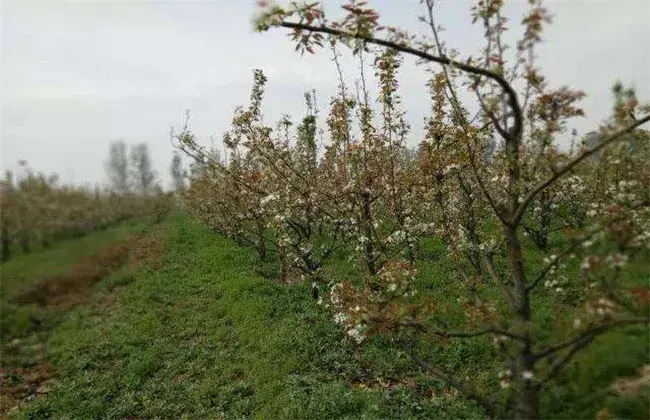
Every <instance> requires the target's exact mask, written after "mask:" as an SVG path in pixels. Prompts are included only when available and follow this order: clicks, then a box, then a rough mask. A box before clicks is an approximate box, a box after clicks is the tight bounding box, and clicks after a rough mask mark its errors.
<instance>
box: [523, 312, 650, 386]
mask: <svg viewBox="0 0 650 420" xmlns="http://www.w3.org/2000/svg"><path fill="white" fill-rule="evenodd" d="M648 322H650V318H647V317H645V318H644V317H639V318H628V319H619V320H616V321H611V322H608V323H605V324H600V325H597V326H595V327H592V328H591V329H589V330H587V331H584V332H583V333H581V334H580V335H578V336H576V337H574V338H571V339H569V340H566V341H562V342H560V343H558V344H555V345H554V346H551V347H549V348H548V349H546V350H544V351H542V352H540V353H538V354H535V355H533V357H534V359H535V360H540V359H543V358H545V357H548V356H550V355H552V354H555V353H557V352H559V351H561V350H564V349H566V348H568V347H570V349H569V351H568V352H567V353H566V354H565V355H564V356H563V357H561V358H559V359H558V360H557V361H555V363H553V364H552V365H551V366H550V369H549V374H548V376H547V377H546V379H545V381H548V380H550V379H553V378H554V377H555V376H557V375H558V374H559V373H560V372H561V370H562V369H563V368H564V366H566V365H567V364H568V363H569V362H570V361H571V359H572V358H573V356H574V355H575V354H576V353H577V352H578V351H579V350H580V349H582V348H583V347H585V346H586V345H588V344H589V343H590V342H591V341H592V340H593V339H594V338H596V337H597V336H599V335H601V334H604V333H606V332H607V331H609V330H610V329H612V328H614V327H617V326H621V325H633V324H647V323H648Z"/></svg>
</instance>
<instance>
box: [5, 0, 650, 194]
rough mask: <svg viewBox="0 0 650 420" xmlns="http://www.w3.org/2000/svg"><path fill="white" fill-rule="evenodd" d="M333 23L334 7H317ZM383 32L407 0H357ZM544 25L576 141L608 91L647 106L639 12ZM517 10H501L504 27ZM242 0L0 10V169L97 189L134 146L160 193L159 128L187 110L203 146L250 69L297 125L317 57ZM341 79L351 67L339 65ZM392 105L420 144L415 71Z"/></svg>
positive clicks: (470, 42)
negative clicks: (579, 114) (580, 114)
mask: <svg viewBox="0 0 650 420" xmlns="http://www.w3.org/2000/svg"><path fill="white" fill-rule="evenodd" d="M325 3H326V10H327V11H329V12H334V11H335V10H337V8H338V5H340V2H338V1H327V2H325ZM371 4H374V5H375V7H376V9H378V10H379V12H380V13H381V15H382V21H383V22H384V23H386V24H394V25H398V26H402V27H405V28H408V29H410V30H412V31H423V30H424V29H425V28H423V27H422V26H421V24H420V23H419V22H417V19H416V16H417V15H418V14H419V13H420V12H421V9H420V6H419V1H418V0H383V1H375V2H373V1H372V0H371ZM471 4H472V2H470V1H465V0H447V1H446V2H443V4H442V5H441V6H440V7H439V12H438V20H439V21H440V23H441V24H442V25H443V26H444V27H445V28H446V31H445V32H444V33H443V36H444V38H445V40H446V42H447V44H448V45H449V46H451V47H455V48H457V49H458V50H459V51H461V52H462V53H466V54H470V53H475V52H476V51H477V49H478V48H479V46H480V28H478V27H473V26H471V25H470V18H469V14H468V12H469V8H470V6H471ZM547 6H548V8H549V9H550V10H551V11H552V12H553V13H554V14H555V23H554V24H553V25H552V26H551V27H550V28H549V29H548V30H547V31H546V33H545V35H544V38H545V40H546V43H545V45H544V46H543V47H542V48H541V49H540V51H539V63H540V64H541V66H542V67H543V68H544V69H545V73H546V75H547V76H548V78H549V80H550V82H551V84H552V85H555V86H560V85H564V84H567V85H570V86H572V87H574V88H577V89H582V90H584V91H585V92H587V94H588V97H587V98H586V100H585V101H584V108H585V110H586V112H587V118H585V119H582V120H580V121H576V122H575V126H576V127H577V128H578V129H579V130H580V132H582V133H584V132H585V131H588V129H589V128H590V127H592V126H594V125H595V124H598V122H599V121H600V120H602V119H603V118H604V117H606V116H607V113H608V111H609V109H610V107H611V98H610V93H609V89H610V86H611V83H612V82H613V81H614V80H615V79H621V80H622V81H624V82H625V83H629V84H631V85H633V86H635V87H636V88H637V90H638V93H639V97H640V99H642V100H650V82H649V77H648V76H650V48H648V45H650V25H649V24H648V22H650V2H648V1H646V0H636V1H634V0H632V1H622V0H609V1H597V0H591V1H587V0H565V1H554V2H547ZM524 10H525V3H524V2H523V1H513V2H511V3H510V4H509V5H508V7H507V11H508V14H509V16H510V18H511V21H512V22H513V26H514V23H516V22H519V20H520V18H521V16H522V13H523V12H524ZM254 11H255V2H254V1H252V0H215V1H210V2H199V1H176V2H170V1H164V2H149V1H144V0H143V1H121V2H117V1H115V2H56V1H45V0H43V1H29V0H21V1H3V2H2V11H1V18H2V21H1V23H0V24H1V27H2V62H1V73H0V80H1V81H0V87H1V89H2V91H1V94H0V98H1V99H2V104H1V116H2V120H1V133H2V144H1V149H0V154H1V156H2V159H1V165H2V169H3V170H4V169H8V168H16V167H17V165H16V162H17V161H18V160H19V159H26V160H27V161H28V162H29V164H30V166H31V167H32V168H33V169H35V170H38V171H44V172H48V173H50V172H56V173H58V174H59V175H60V176H61V178H62V179H63V180H64V181H66V182H70V181H74V182H76V183H84V182H88V183H95V182H104V181H105V179H106V177H105V174H104V166H103V162H104V160H105V159H106V155H107V151H108V143H109V141H111V140H115V139H124V140H126V141H127V142H129V143H136V142H142V141H144V142H147V143H148V145H149V147H150V148H151V150H152V156H153V159H154V163H155V167H156V169H157V170H158V172H159V175H160V177H161V179H162V180H163V183H164V185H165V186H167V185H168V183H169V176H168V166H169V162H170V160H171V155H172V147H171V145H170V142H169V137H168V133H169V129H170V127H171V126H176V127H178V126H180V125H181V123H182V121H183V115H184V111H185V110H186V109H189V110H191V113H192V119H191V126H192V128H193V129H194V131H195V132H196V133H197V135H198V136H199V138H200V139H202V141H203V142H204V143H205V144H210V142H211V140H210V139H211V137H213V138H216V139H217V143H218V142H219V141H220V140H219V139H220V138H221V134H222V133H223V132H224V131H225V130H226V129H227V128H228V124H229V122H230V120H231V117H232V112H233V110H234V108H235V106H237V105H240V104H245V103H246V100H247V95H248V91H249V89H250V85H251V79H252V73H251V70H252V69H253V68H262V69H264V70H265V71H266V73H267V76H268V77H269V81H268V94H267V99H266V107H265V109H266V118H267V120H268V121H269V122H270V121H273V120H274V119H275V118H276V117H277V116H279V115H281V114H284V113H290V114H292V115H293V116H294V118H295V119H297V118H299V117H300V115H301V113H302V109H303V108H302V104H303V92H304V90H305V89H311V88H314V89H316V90H317V93H318V97H319V104H320V108H321V110H322V111H323V112H324V111H325V106H326V104H327V100H328V98H329V97H330V96H331V94H332V93H333V92H334V89H335V87H336V83H337V80H336V77H335V74H336V73H335V69H334V67H333V64H332V63H331V53H330V52H328V51H327V50H323V51H321V52H319V53H318V54H316V55H315V56H304V57H300V55H299V54H296V53H294V52H293V45H292V44H291V42H290V41H289V39H288V38H287V37H286V34H285V33H283V32H282V30H278V29H276V30H274V31H271V32H267V33H263V34H258V33H255V32H254V31H253V30H252V29H251V28H252V26H251V17H252V16H253V14H254ZM343 63H344V66H345V68H346V70H347V74H349V75H350V80H352V78H354V77H355V76H356V70H355V68H354V63H353V62H352V61H351V60H348V59H346V60H344V62H343ZM403 76H404V77H403V78H402V80H401V83H402V88H403V89H402V92H401V93H402V95H403V96H404V98H405V99H404V106H405V108H406V110H407V113H408V116H409V120H410V122H411V124H412V125H413V126H414V132H413V134H412V137H411V140H410V141H411V143H412V144H417V143H418V142H419V141H420V140H421V138H420V136H421V133H422V130H421V125H422V120H423V118H424V116H425V114H426V110H427V108H428V107H429V104H428V103H427V97H426V93H425V90H424V89H423V82H424V79H425V73H424V72H423V70H422V69H420V68H417V67H415V66H414V65H413V63H412V62H410V61H407V62H406V63H405V65H404V68H403Z"/></svg>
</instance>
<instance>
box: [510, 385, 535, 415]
mask: <svg viewBox="0 0 650 420" xmlns="http://www.w3.org/2000/svg"><path fill="white" fill-rule="evenodd" d="M517 394H518V395H517V396H516V398H517V407H516V408H515V418H516V419H517V420H535V419H539V418H540V417H539V400H540V398H539V396H540V394H539V387H537V386H536V385H535V384H533V383H532V382H531V381H524V380H520V381H519V383H518V386H517Z"/></svg>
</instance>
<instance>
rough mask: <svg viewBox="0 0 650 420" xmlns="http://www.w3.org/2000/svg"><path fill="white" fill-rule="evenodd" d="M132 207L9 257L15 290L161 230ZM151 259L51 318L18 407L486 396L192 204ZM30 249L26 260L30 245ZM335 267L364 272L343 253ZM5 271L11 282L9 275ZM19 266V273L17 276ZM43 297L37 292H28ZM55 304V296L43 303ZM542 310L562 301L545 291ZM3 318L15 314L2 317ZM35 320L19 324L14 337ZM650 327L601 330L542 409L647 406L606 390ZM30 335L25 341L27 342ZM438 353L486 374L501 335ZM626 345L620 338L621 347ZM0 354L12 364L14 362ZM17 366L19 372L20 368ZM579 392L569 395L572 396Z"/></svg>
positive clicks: (257, 406) (396, 413) (439, 282)
mask: <svg viewBox="0 0 650 420" xmlns="http://www.w3.org/2000/svg"><path fill="white" fill-rule="evenodd" d="M143 226H145V224H143V223H142V222H139V223H137V222H134V223H130V224H126V225H123V226H120V227H118V228H115V229H110V230H107V231H104V232H99V233H96V234H92V235H90V236H88V237H85V238H83V239H80V240H78V241H72V242H69V243H66V244H62V245H61V246H60V247H58V248H57V249H52V250H48V251H45V252H42V253H38V254H33V255H28V256H24V257H17V258H16V260H15V261H11V262H10V263H8V264H7V265H3V266H2V270H3V286H2V290H3V292H2V303H3V322H4V318H5V309H4V307H5V304H6V302H8V301H10V300H11V297H13V296H17V295H18V294H20V293H21V291H23V290H24V288H25V287H27V286H28V285H29V284H30V282H32V281H36V280H37V279H39V278H42V277H43V276H44V275H51V274H52V273H53V272H58V273H63V272H65V270H66V269H67V268H69V267H70V266H71V265H72V264H73V263H74V262H75V261H78V260H79V259H82V258H85V257H87V256H89V255H91V254H93V253H94V252H97V251H99V250H101V249H102V248H103V247H106V246H109V245H110V244H112V243H115V242H118V241H120V240H124V238H126V237H127V236H128V235H129V234H131V233H134V232H139V231H142V230H143V229H144V230H146V231H150V230H151V229H152V228H150V227H146V228H144V227H143ZM162 228H163V229H164V237H165V240H164V251H163V252H162V254H161V255H160V256H159V257H158V260H157V262H156V263H155V264H152V263H149V264H145V265H143V266H140V267H138V268H136V269H134V268H129V267H121V268H119V269H117V270H115V271H114V272H112V273H111V274H110V275H108V276H106V277H105V278H104V280H103V281H102V282H99V283H97V284H96V285H95V286H94V289H93V295H92V296H91V297H90V298H89V300H88V301H87V302H85V303H84V304H82V305H78V306H76V307H74V308H73V309H71V310H68V311H66V312H64V313H61V314H59V316H58V317H57V318H56V322H53V323H52V324H51V328H50V329H48V330H47V332H42V333H41V337H44V340H43V341H42V353H43V360H44V361H47V363H51V365H52V371H53V372H52V374H51V377H50V378H48V379H47V381H49V382H47V387H46V389H44V390H43V391H46V392H41V393H39V392H37V393H36V395H40V396H38V397H37V398H34V399H33V401H31V402H30V403H29V404H26V405H23V406H22V408H21V410H19V411H18V412H17V411H15V410H14V412H12V414H11V415H12V416H15V417H19V418H30V419H38V418H57V419H65V418H120V419H123V418H264V419H266V418H269V419H276V418H277V419H334V418H341V419H363V418H367V419H382V418H477V417H480V416H481V410H480V409H479V408H478V407H476V406H475V405H474V404H473V403H472V402H470V401H468V400H466V399H464V398H462V397H461V396H459V395H456V394H455V393H454V391H453V390H451V389H449V388H448V387H446V386H445V384H443V383H442V382H440V381H438V380H435V379H432V378H430V377H427V376H425V375H424V374H422V373H421V372H420V371H419V370H418V369H417V368H416V367H415V366H414V364H413V363H412V362H411V360H410V358H408V356H406V355H405V354H404V353H403V352H401V351H399V350H397V349H398V348H399V347H398V346H396V345H395V343H392V342H390V340H389V339H388V338H386V337H378V338H375V339H373V340H371V341H370V342H369V343H368V344H367V345H365V346H362V347H360V346H356V345H354V344H351V343H350V342H348V341H347V340H344V335H343V334H342V332H341V331H340V329H339V328H338V327H337V326H336V325H335V324H333V323H332V322H331V318H330V316H329V314H328V313H327V312H325V310H324V309H323V308H321V307H319V306H317V305H314V303H313V301H312V300H311V298H310V288H309V286H308V285H306V284H302V283H300V284H294V285H283V284H277V283H274V282H272V281H269V280H268V279H265V278H264V277H263V276H261V275H259V274H258V272H259V271H260V269H261V268H263V267H262V266H261V265H260V264H259V263H258V262H257V261H256V258H255V255H254V253H253V251H252V250H249V249H245V248H240V247H237V246H236V245H234V244H233V243H232V242H231V241H229V240H227V239H224V238H220V237H218V236H215V235H213V234H211V233H209V232H207V231H206V230H204V229H203V228H201V227H200V226H198V225H197V224H195V223H194V222H192V221H190V220H188V219H186V218H185V217H184V216H175V217H172V218H170V219H169V220H167V221H166V222H165V223H164V224H163V226H162ZM437 247H439V244H438V245H437V244H435V243H431V244H427V253H428V254H429V255H430V256H431V258H430V259H431V261H430V262H426V263H423V265H422V268H421V272H422V276H421V277H422V278H424V279H426V281H423V282H422V284H421V285H420V287H421V288H422V289H426V290H429V291H430V292H431V293H434V294H435V295H436V296H437V297H440V299H441V300H444V301H446V302H453V301H454V300H455V299H456V297H457V296H459V293H460V291H459V290H458V287H457V286H456V285H455V283H454V282H453V281H452V280H451V279H452V278H453V277H452V276H451V271H450V267H449V266H446V265H445V264H441V263H440V262H439V261H438V260H437V257H436V256H437V255H438V254H439V253H440V250H439V248H437ZM23 258H25V259H28V260H23ZM326 270H327V272H328V273H330V275H332V276H337V277H343V276H346V275H348V274H349V273H354V272H355V267H354V266H352V265H350V264H349V263H348V262H346V261H345V260H344V259H341V260H334V261H332V262H331V264H330V265H329V266H328V267H327V269H326ZM7 273H9V274H10V276H8V281H7V282H6V283H5V279H4V277H5V275H7ZM18 279H20V280H18ZM32 306H33V305H32ZM36 309H38V310H40V311H44V313H45V314H47V313H49V312H48V311H50V310H51V309H49V308H36ZM540 310H541V312H542V315H540V316H542V317H551V316H552V307H548V306H547V307H542V308H541V309H540ZM3 330H4V324H3ZM30 333H31V332H29V331H22V332H20V331H18V332H14V333H13V335H7V336H6V337H5V333H4V331H3V343H5V344H6V345H10V343H11V341H12V340H15V339H16V337H19V339H20V340H22V342H29V339H28V338H29V334H30ZM647 339H648V335H647V331H646V330H644V329H639V328H637V329H628V330H625V331H623V332H620V333H613V334H608V335H605V336H603V337H602V339H601V342H600V343H599V344H600V345H596V346H592V347H591V348H590V349H589V350H588V351H586V352H585V353H584V354H583V355H582V357H581V358H579V359H578V361H577V363H575V364H574V365H573V366H572V367H571V369H570V378H571V380H570V381H567V384H566V385H567V386H564V387H562V388H553V389H551V390H550V391H549V392H548V393H547V397H545V401H544V412H545V413H549V415H551V414H552V416H553V417H554V418H593V417H594V415H595V414H596V412H598V411H599V410H601V409H603V408H606V409H608V410H610V412H611V413H612V415H613V416H615V417H621V418H639V417H643V416H644V413H645V412H644V410H645V409H646V407H647V405H646V406H644V403H645V400H644V398H647V396H648V395H647V394H644V395H641V396H634V397H629V398H623V397H618V396H616V395H614V394H612V393H611V392H610V391H609V385H610V384H611V383H612V381H613V380H614V379H615V378H616V377H618V376H621V375H632V374H634V372H635V370H636V369H637V368H638V367H639V366H641V365H643V364H644V363H647V362H648V355H647ZM21 345H22V344H21ZM423 349H424V350H425V352H426V354H427V355H428V356H429V359H430V360H433V361H437V362H440V363H442V364H444V365H445V366H447V367H448V368H450V369H453V370H454V371H455V372H457V373H460V374H461V375H467V376H470V377H471V378H472V379H473V381H474V382H475V383H476V384H478V385H482V386H486V387H488V386H489V387H492V386H494V385H495V383H498V380H497V379H496V378H495V377H493V376H492V374H491V373H490V372H488V370H486V369H484V366H489V365H490V364H493V363H494V362H495V355H494V350H493V347H492V346H491V341H490V339H489V338H486V340H483V341H481V339H479V340H478V341H472V342H471V343H465V344H462V343H461V344H449V345H446V344H440V343H427V344H426V347H423ZM620 350H624V351H623V352H622V353H620V352H617V351H620ZM4 358H5V357H4V356H3V364H4ZM14 380H15V381H20V378H15V379H14ZM567 402H571V404H568V403H567Z"/></svg>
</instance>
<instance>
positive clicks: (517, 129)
mask: <svg viewBox="0 0 650 420" xmlns="http://www.w3.org/2000/svg"><path fill="white" fill-rule="evenodd" d="M279 26H282V27H285V28H290V29H294V30H298V31H302V30H304V31H309V32H321V33H326V34H330V35H334V36H339V37H346V38H355V39H361V40H363V41H365V42H367V43H370V44H376V45H381V46H384V47H388V48H392V49H394V50H396V51H399V52H403V53H405V54H410V55H414V56H416V57H419V58H422V59H424V60H427V61H433V62H434V63H438V64H442V65H450V66H454V67H456V68H457V69H459V70H461V71H464V72H466V73H470V74H475V75H479V76H485V77H488V78H490V79H492V80H494V81H495V82H497V83H498V84H499V86H501V88H502V89H503V90H504V92H505V93H506V95H508V104H509V106H510V108H512V114H513V117H514V120H515V125H514V127H513V130H512V132H511V134H510V136H509V137H510V138H516V139H518V138H520V137H521V134H522V131H523V120H524V118H523V112H522V110H521V105H520V104H519V99H518V97H517V92H515V90H514V88H513V87H512V86H511V85H510V83H509V82H508V81H507V80H506V79H505V77H503V76H502V75H500V74H498V73H495V72H493V71H490V70H487V69H483V68H480V67H475V66H472V65H469V64H465V63H462V62H459V61H454V60H452V59H450V58H448V57H445V56H436V55H432V54H429V53H426V52H424V51H420V50H417V49H415V48H412V47H409V46H406V45H400V44H398V43H396V42H392V41H388V40H385V39H379V38H375V37H373V36H369V35H362V34H355V33H351V32H347V31H343V30H340V29H334V28H330V27H328V26H313V25H306V24H303V23H297V22H287V21H283V22H281V23H280V24H279Z"/></svg>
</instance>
